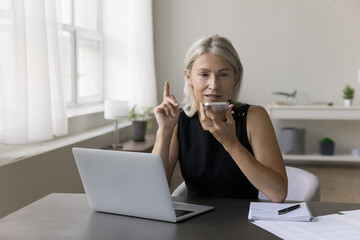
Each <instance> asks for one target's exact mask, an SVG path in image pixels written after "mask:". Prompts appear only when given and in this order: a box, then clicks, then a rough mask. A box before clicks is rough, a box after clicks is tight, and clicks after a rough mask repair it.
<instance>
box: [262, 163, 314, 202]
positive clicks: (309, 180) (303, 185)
mask: <svg viewBox="0 0 360 240" xmlns="http://www.w3.org/2000/svg"><path fill="white" fill-rule="evenodd" d="M286 173H287V176H288V195H287V197H286V199H285V200H286V201H305V202H306V201H320V184H319V180H318V178H317V177H316V176H315V175H314V174H312V173H310V172H308V171H305V170H303V169H300V168H295V167H288V166H286ZM258 197H259V199H262V200H267V199H268V198H267V197H266V196H265V195H264V194H263V193H262V192H260V191H259V196H258Z"/></svg>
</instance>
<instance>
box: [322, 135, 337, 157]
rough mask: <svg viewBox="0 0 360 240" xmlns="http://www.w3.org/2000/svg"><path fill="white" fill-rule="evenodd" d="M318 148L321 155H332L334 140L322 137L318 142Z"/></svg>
mask: <svg viewBox="0 0 360 240" xmlns="http://www.w3.org/2000/svg"><path fill="white" fill-rule="evenodd" d="M319 150H320V154H321V155H328V156H330V155H334V151H335V142H334V141H333V140H332V139H331V138H328V137H326V138H323V139H321V140H320V142H319Z"/></svg>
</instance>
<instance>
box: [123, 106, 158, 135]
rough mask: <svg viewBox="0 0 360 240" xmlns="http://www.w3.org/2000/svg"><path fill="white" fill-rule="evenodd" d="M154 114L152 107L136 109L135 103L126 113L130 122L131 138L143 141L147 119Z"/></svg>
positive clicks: (147, 124)
mask: <svg viewBox="0 0 360 240" xmlns="http://www.w3.org/2000/svg"><path fill="white" fill-rule="evenodd" d="M153 116H154V113H153V107H147V108H144V109H140V110H137V108H136V105H135V106H133V107H132V109H131V110H130V111H129V113H128V119H129V120H130V121H131V122H132V129H133V140H134V141H136V142H141V141H145V134H146V129H147V127H149V128H150V127H151V126H150V125H149V119H150V118H152V117H153Z"/></svg>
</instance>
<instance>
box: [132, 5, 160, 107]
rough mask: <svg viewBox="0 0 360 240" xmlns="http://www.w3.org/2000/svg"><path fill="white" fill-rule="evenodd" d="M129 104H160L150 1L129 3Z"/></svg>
mask: <svg viewBox="0 0 360 240" xmlns="http://www.w3.org/2000/svg"><path fill="white" fill-rule="evenodd" d="M129 3H130V4H129V30H130V31H129V54H130V55H129V66H130V67H129V70H130V73H129V76H130V77H131V82H132V96H133V98H132V99H131V101H130V103H133V105H135V104H136V105H137V106H155V105H156V103H157V96H156V95H157V94H156V78H155V63H154V40H153V38H154V37H153V19H152V2H151V0H145V1H144V0H130V2H129Z"/></svg>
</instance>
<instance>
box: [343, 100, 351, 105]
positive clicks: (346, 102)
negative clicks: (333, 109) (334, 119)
mask: <svg viewBox="0 0 360 240" xmlns="http://www.w3.org/2000/svg"><path fill="white" fill-rule="evenodd" d="M351 104H352V100H351V99H344V106H345V107H351Z"/></svg>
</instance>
